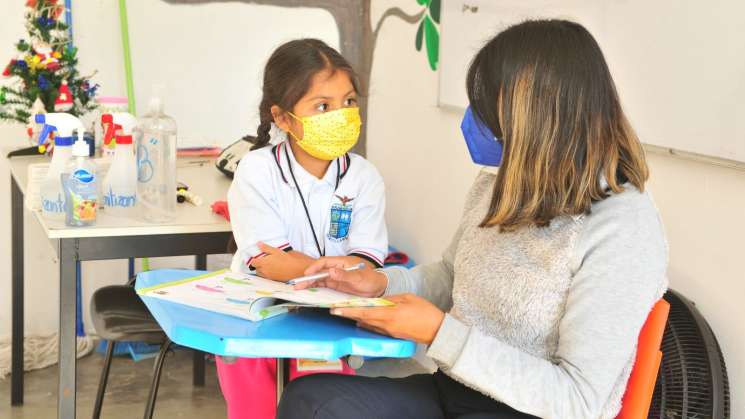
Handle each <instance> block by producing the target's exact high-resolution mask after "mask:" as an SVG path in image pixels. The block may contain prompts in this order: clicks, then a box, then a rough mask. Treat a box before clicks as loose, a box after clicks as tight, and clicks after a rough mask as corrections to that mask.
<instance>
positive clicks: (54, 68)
mask: <svg viewBox="0 0 745 419" xmlns="http://www.w3.org/2000/svg"><path fill="white" fill-rule="evenodd" d="M59 68H60V67H59V63H57V62H51V63H49V64H47V70H49V71H57V70H59Z"/></svg>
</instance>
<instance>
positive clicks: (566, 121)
mask: <svg viewBox="0 0 745 419" xmlns="http://www.w3.org/2000/svg"><path fill="white" fill-rule="evenodd" d="M466 87H467V91H468V98H469V101H470V104H471V108H472V110H473V112H474V113H475V114H476V115H477V116H478V117H479V118H480V119H481V120H482V121H484V123H485V124H486V125H487V126H488V127H489V128H490V129H491V130H492V132H493V133H494V134H495V135H496V136H497V137H499V138H500V139H501V140H502V142H503V146H504V150H503V154H502V155H503V157H502V164H501V167H500V169H499V172H498V175H497V180H496V183H495V185H494V190H493V194H492V198H491V204H490V206H489V211H488V213H487V214H486V216H485V218H484V220H483V221H482V223H481V226H482V227H486V226H499V227H500V228H501V229H502V230H514V229H516V228H518V227H521V226H527V225H538V226H545V225H548V224H549V223H550V222H551V220H552V219H553V218H554V217H557V216H561V215H579V214H582V213H587V212H589V211H590V206H591V204H592V202H593V201H598V200H601V199H604V198H606V197H607V196H608V190H610V191H613V192H616V193H618V192H621V191H622V190H623V186H622V185H623V184H624V183H626V182H629V183H631V184H632V185H634V186H635V187H636V188H638V189H639V190H643V189H644V183H645V181H646V180H647V178H648V177H649V174H648V169H647V164H646V162H645V157H644V150H643V148H642V146H641V143H640V142H639V139H638V138H637V137H636V134H635V133H634V130H633V129H632V128H631V125H630V124H629V122H628V120H627V119H626V116H625V115H624V113H623V110H622V109H621V103H620V101H619V99H618V94H617V93H616V87H615V85H614V83H613V79H612V77H611V74H610V71H609V70H608V65H607V64H606V62H605V59H604V58H603V53H602V51H601V50H600V47H599V46H598V44H597V42H596V41H595V39H594V38H593V37H592V35H591V34H590V33H589V32H588V31H587V30H586V29H585V28H584V27H582V26H581V25H579V24H577V23H574V22H569V21H565V20H535V21H527V22H523V23H520V24H517V25H514V26H511V27H509V28H507V29H506V30H504V31H503V32H500V33H499V34H497V36H496V37H494V39H492V40H491V41H489V42H488V43H487V44H486V45H485V46H484V47H483V48H482V49H481V50H480V51H479V52H478V53H477V54H476V57H475V58H474V59H473V62H472V63H471V66H470V68H469V71H468V77H467V82H466ZM602 179H604V180H605V183H607V186H606V184H605V183H604V182H601V180H602ZM606 188H607V189H606Z"/></svg>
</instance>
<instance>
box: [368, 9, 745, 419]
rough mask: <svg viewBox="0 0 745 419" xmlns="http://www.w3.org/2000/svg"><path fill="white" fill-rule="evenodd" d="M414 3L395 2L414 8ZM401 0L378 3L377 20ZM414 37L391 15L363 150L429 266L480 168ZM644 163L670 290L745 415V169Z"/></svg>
mask: <svg viewBox="0 0 745 419" xmlns="http://www.w3.org/2000/svg"><path fill="white" fill-rule="evenodd" d="M411 3H412V4H411V5H408V4H406V3H403V6H402V7H403V8H404V9H405V10H407V11H408V12H411V13H414V12H416V11H417V9H416V5H415V4H413V3H414V2H411ZM401 4H402V2H401V1H396V0H382V1H378V0H376V1H375V2H374V6H375V7H374V8H373V16H374V19H377V17H378V16H379V15H380V14H381V13H382V12H383V11H384V10H385V9H386V8H388V7H391V6H394V5H401ZM415 33H416V26H414V25H409V24H406V23H403V22H401V21H399V20H393V19H390V20H388V21H387V22H386V24H385V27H384V29H383V30H382V31H381V34H380V37H379V38H378V44H377V49H376V54H375V64H374V68H373V74H372V80H373V81H372V86H371V88H372V90H371V94H370V116H369V121H368V129H369V131H368V150H369V151H368V156H369V158H370V159H371V160H372V161H373V162H374V163H375V164H376V165H377V167H378V168H379V169H380V171H381V173H382V174H383V177H384V178H385V180H386V186H387V192H388V208H387V219H388V225H389V231H390V236H391V241H392V243H394V244H396V245H398V246H400V247H401V248H403V249H405V250H406V251H408V252H410V253H411V255H412V256H413V257H414V258H416V260H417V261H418V262H429V261H433V260H436V259H437V258H438V257H439V256H440V253H441V252H442V251H443V250H444V249H445V247H446V246H447V244H448V243H449V240H450V238H451V235H452V234H453V232H454V230H455V228H456V225H457V223H458V217H459V215H460V212H461V208H462V205H463V199H464V194H465V193H466V191H467V188H468V186H469V185H470V182H471V180H473V177H474V175H475V173H476V171H477V169H476V167H475V166H474V165H473V164H472V163H471V162H470V159H469V157H468V151H467V149H466V147H465V144H464V143H463V139H462V136H461V134H460V129H459V124H460V118H461V115H458V114H454V113H452V112H449V111H443V110H441V109H439V108H437V107H436V103H437V92H438V91H437V84H438V83H437V82H438V79H437V75H436V74H435V73H434V72H432V71H430V70H429V69H428V67H427V63H426V58H425V57H424V56H423V55H422V54H423V53H418V52H416V50H415V49H414V35H415ZM464 84H465V82H464ZM620 93H621V95H623V92H620ZM649 163H650V166H651V172H652V179H651V181H650V183H649V188H650V190H651V191H652V193H653V195H654V197H655V200H656V202H657V205H658V207H659V209H660V212H661V213H662V217H663V220H664V223H665V228H666V232H667V237H668V241H669V243H670V269H669V277H670V284H671V287H673V288H675V289H676V290H678V291H681V292H682V293H683V294H685V295H686V296H688V297H689V298H691V299H693V300H694V301H695V302H696V303H697V305H698V307H699V309H700V310H701V312H702V313H703V314H704V316H705V317H706V318H707V320H708V321H709V323H710V324H711V326H712V328H713V329H714V332H715V333H716V335H717V338H718V340H719V343H720V344H721V345H722V350H723V351H724V356H725V360H726V362H727V366H728V372H729V379H730V385H731V393H732V417H733V418H740V417H745V406H743V402H744V401H745V400H744V399H743V398H742V396H741V394H743V392H744V391H745V352H743V350H742V347H743V342H745V322H743V321H742V319H743V318H745V304H743V301H742V298H743V297H745V245H743V240H745V172H742V171H735V170H732V169H724V168H719V167H715V166H711V165H707V164H701V163H695V162H690V161H685V160H680V159H676V158H671V157H666V156H658V155H650V156H649ZM598 356H601V354H598Z"/></svg>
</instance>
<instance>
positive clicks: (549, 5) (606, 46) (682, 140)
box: [439, 0, 745, 162]
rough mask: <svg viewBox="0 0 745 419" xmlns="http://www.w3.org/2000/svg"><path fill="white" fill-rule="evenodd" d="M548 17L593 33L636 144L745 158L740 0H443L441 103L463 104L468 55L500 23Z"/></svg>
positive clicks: (744, 36)
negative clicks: (577, 25)
mask: <svg viewBox="0 0 745 419" xmlns="http://www.w3.org/2000/svg"><path fill="white" fill-rule="evenodd" d="M473 8H477V11H475V12H474V9H473ZM548 17H552V18H564V19H569V20H574V21H577V22H579V23H581V24H583V25H584V26H585V27H586V28H587V29H588V30H589V31H590V32H591V33H592V34H593V35H594V36H595V38H596V39H597V41H598V43H599V44H600V46H601V48H602V50H603V53H604V54H605V57H606V60H607V61H608V65H609V67H610V70H611V73H612V75H613V78H614V80H615V82H616V86H617V88H618V93H619V96H620V98H621V102H622V104H623V107H624V110H625V112H626V114H627V116H628V117H629V119H630V120H631V123H632V124H633V126H634V128H635V129H636V132H637V133H638V135H639V138H640V139H641V140H642V142H643V143H646V144H651V145H655V146H659V147H665V148H672V149H676V150H682V151H687V152H691V153H697V154H702V155H706V156H714V157H718V158H723V159H730V160H737V161H742V162H745V2H742V1H737V0H729V1H727V0H713V1H693V0H688V1H681V0H655V1H645V0H445V1H444V2H443V10H442V25H441V30H442V36H441V52H442V56H441V71H440V82H439V83H440V86H439V87H440V90H439V102H440V105H441V106H443V107H450V108H452V107H454V108H457V109H463V108H465V107H466V106H467V102H468V99H467V97H466V91H465V80H466V73H467V70H468V65H469V63H470V60H471V59H472V57H473V56H474V55H475V53H476V52H477V51H478V50H479V48H481V46H482V45H483V44H484V43H485V42H486V41H487V40H489V39H490V38H492V37H493V36H494V35H496V33H497V32H498V31H499V30H501V29H504V28H505V27H506V26H508V25H510V24H513V23H517V22H520V21H522V20H524V19H527V18H548Z"/></svg>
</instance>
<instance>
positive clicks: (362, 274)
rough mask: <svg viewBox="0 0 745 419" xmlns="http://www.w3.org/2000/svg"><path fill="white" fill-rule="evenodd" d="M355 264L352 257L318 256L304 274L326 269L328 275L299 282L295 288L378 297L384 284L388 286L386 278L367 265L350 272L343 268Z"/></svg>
mask: <svg viewBox="0 0 745 419" xmlns="http://www.w3.org/2000/svg"><path fill="white" fill-rule="evenodd" d="M355 264H356V263H355V262H354V259H352V260H350V259H349V258H348V257H338V258H335V257H323V258H320V259H318V260H317V261H315V262H314V263H313V264H311V265H310V266H309V267H308V269H307V270H306V271H305V275H312V274H315V273H318V272H322V271H328V272H329V276H328V277H327V278H325V279H320V280H318V281H309V282H301V283H299V284H297V285H295V289H305V288H320V287H323V288H330V289H333V290H337V291H341V292H346V293H348V294H353V295H359V296H361V297H380V296H381V295H383V293H384V292H385V288H386V286H388V278H387V277H386V276H385V275H384V274H382V273H380V272H377V271H375V270H373V269H370V268H369V267H365V268H363V269H360V270H357V271H350V272H347V271H344V270H343V269H344V268H347V267H350V266H352V265H355Z"/></svg>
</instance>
